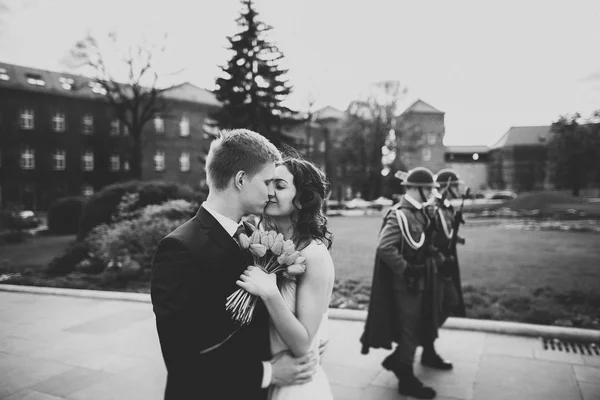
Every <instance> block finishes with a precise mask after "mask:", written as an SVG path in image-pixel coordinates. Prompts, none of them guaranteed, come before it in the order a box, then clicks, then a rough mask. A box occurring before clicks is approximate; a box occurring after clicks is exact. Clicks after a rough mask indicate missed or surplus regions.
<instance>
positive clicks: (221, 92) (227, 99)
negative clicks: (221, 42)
mask: <svg viewBox="0 0 600 400" xmlns="http://www.w3.org/2000/svg"><path fill="white" fill-rule="evenodd" d="M242 4H243V6H244V9H243V10H242V12H241V15H240V16H239V18H238V19H237V20H236V22H237V24H238V26H239V27H240V28H241V31H240V32H239V33H237V34H236V35H234V36H232V37H228V38H227V39H228V40H229V44H230V50H231V51H232V52H233V56H232V57H231V59H230V60H229V62H228V63H227V65H225V66H222V67H221V69H222V71H223V72H224V76H222V77H219V78H218V79H217V81H216V86H217V88H216V91H215V95H216V96H217V99H218V100H219V101H220V102H221V103H222V104H223V107H222V108H221V109H220V110H219V111H218V112H217V113H215V114H214V115H213V118H214V119H215V120H216V122H217V125H218V126H219V127H220V128H221V129H234V128H247V129H251V130H254V131H256V132H259V133H261V134H262V135H264V136H265V137H267V138H268V139H270V140H271V141H272V142H273V143H275V144H276V145H279V144H280V143H281V139H282V132H281V130H282V129H281V128H282V123H283V119H282V117H283V115H284V114H285V113H287V112H289V111H290V110H289V109H288V108H286V107H284V106H283V105H282V101H283V100H284V99H285V98H286V96H287V95H288V94H290V92H291V86H289V84H288V81H287V80H285V74H286V73H287V70H286V69H282V68H281V67H280V62H281V60H282V59H283V54H282V53H281V52H280V51H279V49H278V48H277V46H275V45H273V44H272V43H270V42H269V41H268V40H267V38H266V34H267V32H268V31H270V30H271V29H272V27H271V26H269V25H266V24H264V23H263V22H260V21H259V20H258V19H257V17H258V13H257V12H256V10H255V9H254V8H253V4H252V1H251V0H243V1H242Z"/></svg>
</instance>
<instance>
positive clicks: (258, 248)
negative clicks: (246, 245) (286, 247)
mask: <svg viewBox="0 0 600 400" xmlns="http://www.w3.org/2000/svg"><path fill="white" fill-rule="evenodd" d="M250 252H251V253H252V254H254V255H255V256H257V257H263V256H264V255H265V254H267V248H266V247H265V246H263V245H262V244H254V243H252V244H251V245H250Z"/></svg>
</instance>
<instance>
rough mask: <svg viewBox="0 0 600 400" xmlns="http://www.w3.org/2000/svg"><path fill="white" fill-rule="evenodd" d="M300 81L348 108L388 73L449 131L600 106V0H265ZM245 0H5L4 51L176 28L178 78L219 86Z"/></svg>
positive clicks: (308, 91)
mask: <svg viewBox="0 0 600 400" xmlns="http://www.w3.org/2000/svg"><path fill="white" fill-rule="evenodd" d="M255 7H256V9H257V11H258V12H259V14H260V19H261V20H262V21H264V22H266V23H267V24H269V25H271V26H273V30H272V31H271V32H270V33H269V39H270V40H271V41H273V42H275V43H276V44H277V45H278V46H279V48H280V50H281V51H282V52H283V53H284V55H285V67H286V68H289V73H288V78H289V80H290V82H291V84H292V85H293V87H294V91H293V93H292V95H291V96H290V97H289V98H288V100H287V105H288V106H290V107H293V108H295V109H299V110H306V108H307V107H308V103H309V101H310V100H311V99H312V100H313V101H314V102H315V107H322V106H326V105H332V106H334V107H337V108H339V109H345V108H346V107H347V105H348V103H349V102H350V101H352V100H354V99H356V98H359V97H361V96H362V95H364V93H367V92H368V89H369V85H371V84H372V83H374V82H377V81H381V80H387V79H391V80H398V81H400V82H401V84H402V85H404V86H405V87H407V89H408V92H407V94H406V96H405V98H404V99H403V100H402V104H403V106H404V107H406V106H408V105H410V104H411V103H412V102H413V101H415V100H417V99H421V100H423V101H425V102H427V103H429V104H430V105H432V106H433V107H435V108H437V109H439V110H441V111H443V112H445V129H446V136H445V139H444V143H445V144H446V145H482V144H483V145H490V144H493V143H494V142H495V141H496V140H498V139H499V138H500V136H502V134H504V133H505V132H506V131H507V130H508V129H509V128H510V127H511V126H528V125H549V124H551V123H552V122H553V121H555V120H556V119H557V118H558V117H559V116H560V115H562V114H569V113H575V112H579V113H581V114H582V115H583V116H588V115H590V114H591V113H592V112H593V111H594V110H598V109H600V51H599V50H600V1H597V0H569V1H567V0H564V1H558V0H543V1H538V0H517V1H514V0H503V1H482V0H477V1H464V0H452V1H447V0H440V1H404V0H369V1H356V0H302V1H298V0H296V1H292V0H256V1H255ZM240 9H241V6H240V2H239V1H238V0H212V1H211V0H194V1H192V0H169V1H164V0H143V1H142V0H103V1H98V0H0V61H3V62H8V63H14V64H20V65H26V66H32V67H37V68H44V69H50V70H60V71H62V70H65V65H64V59H65V56H66V54H67V53H68V50H69V49H70V48H71V47H72V46H73V44H74V43H75V41H76V40H77V39H79V38H82V37H83V36H84V35H85V34H86V33H88V32H92V33H94V34H96V35H102V34H106V32H108V31H109V30H115V29H116V30H117V31H119V32H123V34H124V35H125V36H126V37H127V34H131V35H132V37H133V35H134V34H137V33H139V32H144V33H145V34H146V36H148V35H149V36H150V37H154V36H158V37H162V33H165V32H166V33H168V39H167V41H166V45H167V50H166V52H165V55H164V57H163V60H164V61H163V63H162V64H161V65H162V67H163V68H164V70H165V71H169V72H173V71H178V74H177V75H175V76H174V78H173V79H176V80H179V81H189V82H192V83H194V84H196V85H198V86H201V87H204V88H207V89H213V88H214V82H215V78H216V77H217V76H218V75H219V72H220V70H219V65H223V64H225V63H226V62H227V60H228V58H229V52H228V50H227V45H228V42H227V39H226V37H227V36H230V35H233V34H235V33H236V32H237V27H236V24H235V19H236V17H237V16H238V13H239V11H240Z"/></svg>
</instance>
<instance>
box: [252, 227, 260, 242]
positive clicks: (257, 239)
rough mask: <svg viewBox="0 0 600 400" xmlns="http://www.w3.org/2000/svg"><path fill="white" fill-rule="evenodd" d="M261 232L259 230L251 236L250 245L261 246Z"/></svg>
mask: <svg viewBox="0 0 600 400" xmlns="http://www.w3.org/2000/svg"><path fill="white" fill-rule="evenodd" d="M260 237H261V235H260V231H259V230H258V229H257V230H255V231H254V232H253V233H252V236H250V244H260Z"/></svg>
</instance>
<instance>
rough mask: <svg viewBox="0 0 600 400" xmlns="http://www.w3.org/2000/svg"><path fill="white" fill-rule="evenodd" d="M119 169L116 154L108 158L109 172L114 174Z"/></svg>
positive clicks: (119, 164) (118, 159) (119, 161)
mask: <svg viewBox="0 0 600 400" xmlns="http://www.w3.org/2000/svg"><path fill="white" fill-rule="evenodd" d="M120 169H121V157H119V155H117V154H113V155H112V156H110V170H111V171H113V172H115V171H118V170H120Z"/></svg>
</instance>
